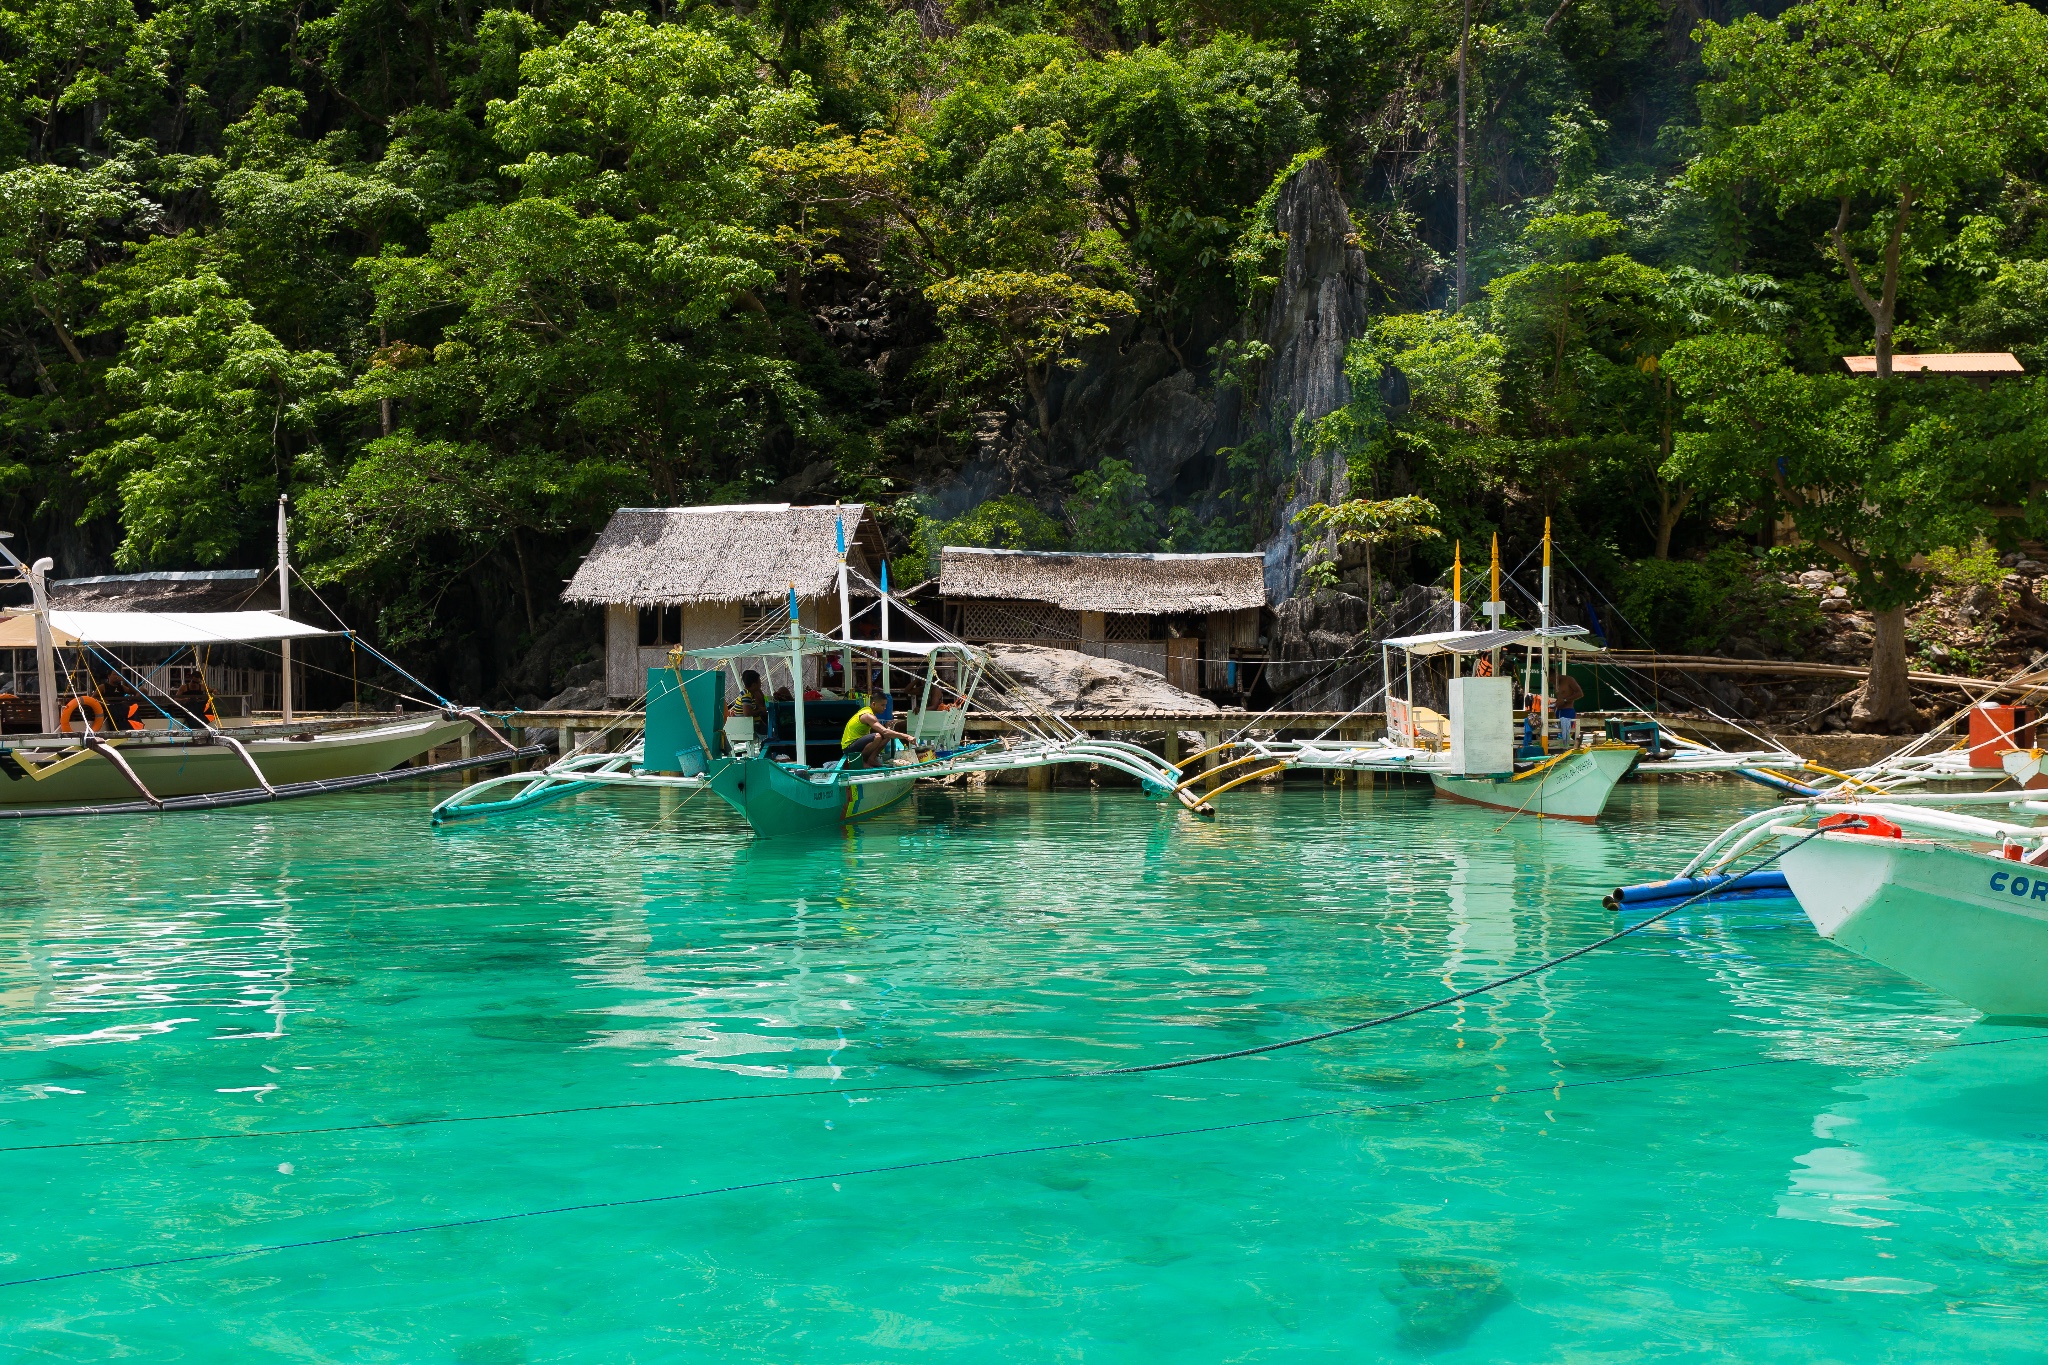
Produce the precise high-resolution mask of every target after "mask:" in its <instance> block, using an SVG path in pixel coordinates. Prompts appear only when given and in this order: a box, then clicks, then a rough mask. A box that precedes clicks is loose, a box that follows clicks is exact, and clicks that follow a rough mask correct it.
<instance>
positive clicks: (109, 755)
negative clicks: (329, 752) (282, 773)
mask: <svg viewBox="0 0 2048 1365" xmlns="http://www.w3.org/2000/svg"><path fill="white" fill-rule="evenodd" d="M81 738H82V739H83V740H84V742H85V747H86V748H88V749H91V750H92V751H93V752H94V753H96V754H98V755H99V756H100V757H101V758H104V759H105V760H107V762H109V763H111V764H113V765H114V768H115V770H116V771H118V772H119V773H120V774H121V776H122V777H124V778H126V779H127V781H128V785H129V786H131V787H133V788H135V794H136V795H137V796H139V797H141V798H142V799H143V800H145V801H147V802H149V804H150V805H152V806H155V807H156V808H157V809H158V810H162V809H163V808H164V803H163V802H162V801H161V800H159V799H158V798H157V794H156V793H155V792H153V791H151V790H150V789H149V788H148V787H146V786H144V785H143V784H142V779H141V778H139V777H137V776H136V775H135V769H133V768H131V767H129V766H128V760H127V759H125V758H123V757H121V751H120V750H119V749H116V748H115V747H114V746H113V745H111V744H109V743H108V742H107V741H106V740H104V739H101V738H100V737H99V736H98V735H97V734H94V733H93V732H92V731H91V730H87V731H86V732H85V734H84V735H83V736H82V737H81ZM263 785H264V786H266V787H267V786H269V785H270V784H269V783H268V782H266V783H264V784H263Z"/></svg>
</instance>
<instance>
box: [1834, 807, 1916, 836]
mask: <svg viewBox="0 0 2048 1365" xmlns="http://www.w3.org/2000/svg"><path fill="white" fill-rule="evenodd" d="M1820 827H1821V828H1822V829H1833V830H1840V831H1841V832H1842V833H1844V834H1868V835H1870V836H1872V837H1873V838H1878V839H1903V838H1905V837H1906V831H1904V830H1903V829H1900V828H1899V827H1898V826H1897V825H1895V824H1893V823H1892V822H1891V821H1889V820H1887V819H1885V818H1884V817H1882V816H1878V815H1852V814H1850V813H1849V812H1848V811H1843V812H1841V813H1840V814H1837V815H1830V816H1826V817H1825V818H1823V819H1822V820H1821V822H1820Z"/></svg>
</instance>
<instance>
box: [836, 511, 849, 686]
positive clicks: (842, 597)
mask: <svg viewBox="0 0 2048 1365" xmlns="http://www.w3.org/2000/svg"><path fill="white" fill-rule="evenodd" d="M832 516H833V521H832V534H833V537H834V538H835V539H836V540H837V541H838V542H839V638H840V639H842V640H851V639H852V638H853V611H852V607H851V604H850V602H849V601H848V599H847V595H846V514H845V513H844V512H842V511H840V510H839V504H838V503H836V502H835V503H833V504H832ZM848 662H851V660H848Z"/></svg>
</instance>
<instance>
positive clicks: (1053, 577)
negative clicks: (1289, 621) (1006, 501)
mask: <svg viewBox="0 0 2048 1365" xmlns="http://www.w3.org/2000/svg"><path fill="white" fill-rule="evenodd" d="M939 595H940V596H941V597H944V598H946V599H947V600H948V601H965V600H969V599H975V598H983V599H987V598H995V599H1002V600H1007V601H1030V602H1048V603H1051V604H1052V605H1053V606H1055V607H1058V608H1060V609H1061V610H1063V611H1100V612H1112V613H1116V614H1118V615H1137V616H1159V615H1172V614H1178V613H1182V612H1202V613H1205V614H1206V613H1208V612H1212V611H1243V610H1245V609H1247V608H1254V607H1263V606H1265V605H1266V577H1265V556H1264V555H1260V554H1208V555H1142V554H1083V553H1079V552H1069V551H1063V550H977V549H969V548H966V547H964V546H959V545H948V546H946V547H945V549H943V550H941V551H940V552H939Z"/></svg>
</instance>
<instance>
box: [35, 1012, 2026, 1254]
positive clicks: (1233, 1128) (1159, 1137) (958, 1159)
mask: <svg viewBox="0 0 2048 1365" xmlns="http://www.w3.org/2000/svg"><path fill="white" fill-rule="evenodd" d="M2039 1042H2048V1038H1986V1039H1982V1040H1980V1041H1978V1042H1974V1043H1951V1044H1949V1045H1948V1046H1946V1047H1943V1048H1936V1049H1931V1051H1933V1052H1950V1051H1959V1050H1961V1049H1963V1048H1973V1047H1997V1046H2000V1045H2003V1044H2006V1043H2039ZM1811 1060H1812V1059H1811V1058H1807V1057H1766V1058H1763V1059H1761V1060H1758V1061H1751V1062H1726V1063H1723V1064H1721V1065H1719V1066H1701V1067H1691V1068H1688V1069H1686V1070H1683V1071H1654V1072H1650V1073H1649V1074H1647V1075H1642V1076H1607V1077H1602V1078H1599V1079H1596V1080H1588V1081H1553V1082H1551V1083H1550V1084H1548V1085H1529V1086H1522V1087H1520V1088H1518V1089H1513V1090H1477V1091H1471V1092H1468V1093H1466V1094H1462V1095H1444V1096H1440V1097H1438V1098H1436V1099H1432V1100H1404V1101H1400V1102H1397V1103H1391V1104H1344V1105H1337V1106H1335V1107H1333V1108H1329V1109H1315V1110H1310V1111H1309V1112H1307V1113H1301V1114H1281V1115H1278V1116H1276V1117H1273V1118H1263V1119H1239V1120H1237V1121H1236V1122H1233V1123H1212V1124H1205V1125H1203V1126H1201V1127H1197V1128H1169V1129H1164V1130H1162V1131H1159V1132H1152V1133H1125V1134H1122V1135H1120V1136H1117V1137H1106V1138H1080V1139H1076V1140H1074V1141H1072V1142H1047V1143H1040V1144H1038V1145H1037V1146H1032V1147H1008V1148H1003V1149H1001V1150H998V1151H993V1152H969V1153H967V1154H965V1155H962V1156H941V1157H928V1158H926V1159H924V1160H922V1161H898V1162H891V1163H889V1164H887V1165H882V1166H855V1167H850V1168H848V1169H846V1170H840V1171H823V1172H818V1173H816V1174H812V1175H790V1176H778V1177H775V1178H773V1179H769V1180H749V1181H743V1182H740V1183H738V1184H732V1185H718V1186H714V1187H712V1188H710V1189H704V1190H681V1191H678V1192H676V1193H672V1194H650V1195H641V1196H639V1197H637V1198H632V1199H597V1200H591V1201H589V1202H587V1203H581V1204H557V1205H554V1206H552V1207H549V1208H543V1209H518V1210H515V1211H513V1212H511V1213H492V1214H482V1215H479V1216H477V1217H474V1218H451V1219H448V1220H446V1221H444V1222H439V1223H415V1224H411V1225H409V1226H407V1227H399V1228H372V1229H369V1230H368V1231H364V1232H344V1233H338V1234H336V1235H334V1236H332V1237H309V1238H305V1239H303V1240H301V1241H296V1242H267V1243H262V1244H259V1245H256V1246H250V1247H235V1248H231V1249H229V1250H226V1251H201V1252H193V1253H191V1254H188V1255H184V1256H162V1257H157V1258H155V1259H153V1260H148V1261H129V1262H126V1263H123V1264H120V1265H99V1266H87V1267H85V1268H83V1269H80V1270H61V1271H58V1272H57V1273H55V1274H52V1275H29V1276H24V1277H23V1278H21V1279H17V1280H0V1289H18V1288H20V1287H22V1286H24V1285H31V1284H52V1283H55V1282H56V1281H59V1280H77V1279H84V1278H87V1277H89V1276H95V1275H117V1274H120V1273H122V1272H123V1271H131V1270H159V1269H162V1268H164V1267H166V1266H174V1265H193V1264H198V1263H202V1262H207V1261H226V1260H232V1259H234V1258H235V1257H237V1256H267V1255H271V1254H274V1253H276V1252H280V1251H304V1250H307V1249H309V1248H312V1247H322V1246H339V1245H341V1244H343V1243H346V1242H367V1241H373V1240H377V1239H380V1238H385V1237H411V1236H415V1235H418V1234H420V1233H427V1232H450V1231H454V1230H456V1229H460V1228H474V1227H485V1226H488V1225H490V1224H493V1223H512V1222H519V1221H522V1220H524V1219H528V1218H552V1217H556V1216H558V1215H561V1214H569V1213H595V1212H598V1211H600V1210H604V1209H630V1208H644V1207H647V1206H649V1205H653V1204H674V1203H680V1202H682V1201H684V1200H689V1199H708V1198H710V1197H712V1196H713V1195H721V1194H744V1193H747V1192H749V1191H752V1190H772V1189H784V1188H788V1187H790V1186H794V1185H815V1184H821V1183H823V1182H825V1181H831V1180H853V1179H857V1178H859V1177H861V1176H870V1175H891V1174H897V1173H900V1172H903V1171H924V1170H932V1169H934V1168H937V1167H940V1166H961V1165H967V1164H970V1163H972V1162H977V1161H998V1160H1003V1159H1006V1158H1010V1157H1024V1156H1045V1155H1047V1154H1049V1153H1053V1152H1073V1151H1081V1150H1084V1149H1087V1148H1099V1147H1114V1146H1120V1145H1123V1144H1125V1143H1133V1142H1159V1141H1164V1140H1166V1139H1169V1138H1182V1137H1202V1136H1206V1135H1208V1134H1212V1133H1230V1132H1242V1131H1244V1130H1246V1129H1250V1128H1272V1127H1278V1126H1279V1125H1282V1124H1289V1123H1306V1122H1309V1121H1311V1120H1314V1119H1326V1118H1341V1117H1345V1116H1351V1115H1365V1114H1377V1113H1399V1112H1402V1111H1407V1110H1416V1109H1429V1108H1435V1107H1439V1106H1444V1105H1452V1104H1468V1103H1471V1102H1472V1101H1475V1100H1487V1101H1492V1102H1497V1101H1499V1100H1503V1099H1508V1098H1511V1097H1520V1096H1525V1095H1561V1094H1563V1093H1564V1092H1565V1091H1567V1090H1588V1089H1592V1088H1595V1087H1599V1086H1611V1085H1635V1084H1639V1083H1642V1082H1646V1081H1670V1080H1686V1079H1689V1078H1691V1077H1695V1076H1708V1075H1713V1074H1716V1073H1718V1072H1727V1071H1747V1070H1753V1069H1755V1068H1758V1067H1767V1066H1793V1065H1796V1064H1799V1063H1803V1062H1809V1061H1811ZM1098 1074H1103V1075H1108V1074H1113V1073H1108V1072H1104V1073H1098Z"/></svg>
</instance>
